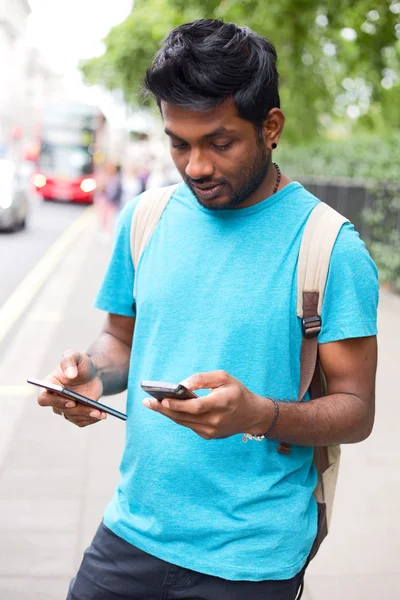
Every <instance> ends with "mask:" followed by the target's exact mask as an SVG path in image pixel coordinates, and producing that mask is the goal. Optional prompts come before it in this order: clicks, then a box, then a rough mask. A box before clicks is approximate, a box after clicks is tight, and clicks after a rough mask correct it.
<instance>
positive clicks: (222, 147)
mask: <svg viewBox="0 0 400 600" xmlns="http://www.w3.org/2000/svg"><path fill="white" fill-rule="evenodd" d="M232 144H233V142H229V143H228V144H225V145H224V146H217V144H213V146H214V148H215V149H216V150H218V151H219V152H225V150H229V148H230V147H231V146H232Z"/></svg>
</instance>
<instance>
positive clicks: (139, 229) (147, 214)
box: [131, 184, 179, 295]
mask: <svg viewBox="0 0 400 600" xmlns="http://www.w3.org/2000/svg"><path fill="white" fill-rule="evenodd" d="M178 185H179V184H175V185H170V186H168V187H164V188H157V189H154V190H147V191H146V192H144V193H143V195H142V197H141V198H140V200H139V202H138V203H137V206H136V208H135V210H134V212H133V216H132V223H131V254H132V263H133V267H134V269H135V271H136V269H137V266H138V264H139V260H140V257H141V255H142V253H143V250H144V249H145V248H146V246H147V243H148V241H149V239H150V236H151V234H152V233H153V231H154V230H155V228H156V227H157V224H158V222H159V220H160V219H161V216H162V214H163V212H164V209H165V207H166V206H167V204H168V202H169V200H170V198H171V196H172V194H173V193H174V191H175V190H176V188H177V187H178ZM135 292H136V278H135V290H134V293H135ZM135 295H136V293H135Z"/></svg>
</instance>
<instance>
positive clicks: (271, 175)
mask: <svg viewBox="0 0 400 600" xmlns="http://www.w3.org/2000/svg"><path fill="white" fill-rule="evenodd" d="M276 60H277V56H276V52H275V48H274V47H273V46H272V44H271V43H270V42H269V41H268V40H265V39H263V38H261V37H260V36H258V35H257V34H255V33H254V32H252V31H251V30H249V29H248V28H246V27H237V26H236V25H234V24H231V23H227V24H224V23H223V22H222V21H220V20H200V21H195V22H193V23H188V24H186V25H182V26H180V27H178V28H176V29H175V30H173V31H172V32H171V33H170V34H169V35H168V37H167V38H166V40H165V41H164V45H163V47H162V48H161V49H160V50H159V52H158V54H157V55H156V57H155V59H154V62H153V64H152V66H151V67H150V69H149V70H148V72H147V76H146V86H147V89H148V90H149V91H150V92H152V93H153V95H154V96H155V98H156V100H157V102H158V105H159V107H160V110H161V113H162V117H163V120H164V126H165V131H166V133H167V135H168V137H169V139H170V147H171V155H172V158H173V160H174V163H175V165H176V167H177V169H178V171H179V173H180V175H181V177H182V178H183V180H184V182H183V183H181V184H180V185H178V186H177V187H176V188H175V189H174V190H170V192H171V193H172V196H171V197H170V198H169V201H168V204H166V207H165V209H164V212H163V214H162V217H161V219H160V220H159V221H158V225H157V227H156V228H155V230H154V231H153V232H152V235H151V237H150V238H149V241H148V242H147V246H146V247H145V249H144V251H143V253H142V254H141V258H140V261H139V262H138V264H137V266H136V267H135V268H134V266H133V260H132V255H131V241H132V240H131V220H132V215H135V214H136V212H135V211H136V208H137V207H138V202H140V200H139V201H138V200H137V199H135V200H134V201H133V202H130V203H129V204H128V206H127V207H126V208H125V210H124V212H123V213H122V215H121V219H120V225H119V229H118V235H117V240H116V244H115V248H114V252H113V255H112V258H111V262H110V265H109V268H108V270H107V273H106V276H105V279H104V282H103V285H102V287H101V289H100V292H99V295H98V297H97V301H96V306H97V307H98V308H100V309H103V310H105V311H106V312H107V319H106V324H105V326H104V329H103V332H102V334H101V335H100V337H99V338H98V340H97V341H95V342H94V343H93V344H92V346H91V347H90V348H89V350H88V352H87V354H82V353H80V352H77V351H67V352H66V353H65V354H64V356H63V358H62V361H61V363H60V365H59V366H58V367H57V368H56V369H55V371H54V372H53V373H52V374H51V376H50V380H51V381H53V382H54V383H57V384H61V385H64V386H66V387H72V388H73V389H75V390H77V391H78V392H80V393H82V394H84V395H88V396H90V397H92V398H95V399H98V398H100V396H101V395H102V394H115V393H119V392H121V391H123V390H124V389H125V388H126V387H127V388H128V404H127V412H128V420H127V435H126V445H125V451H124V456H123V459H122V462H121V479H120V482H119V485H118V487H117V489H116V492H115V496H114V498H113V500H112V501H111V502H110V504H109V505H108V507H107V509H106V512H105V515H104V522H103V523H102V524H101V525H100V527H99V529H98V531H97V533H96V535H95V537H94V540H93V542H92V545H91V546H90V548H89V549H88V550H87V551H86V553H85V555H84V558H83V562H82V565H81V567H80V569H79V572H78V574H77V577H76V578H75V580H74V581H73V582H72V583H71V586H70V592H69V595H68V600H84V599H86V598H91V599H92V600H114V599H115V600H117V599H119V600H122V599H123V598H125V599H126V600H128V598H129V599H130V600H134V599H136V600H139V599H144V598H145V599H146V600H156V599H157V600H158V599H159V598H161V597H162V598H169V599H172V598H174V599H176V600H177V599H178V598H181V599H189V598H192V599H199V598H202V599H204V600H224V599H226V600H233V599H234V598H237V599H239V598H240V599H243V600H244V599H245V600H260V599H261V598H265V600H295V598H299V597H300V596H301V589H302V580H303V577H304V569H305V567H306V564H307V561H308V558H309V556H310V552H311V551H312V548H313V546H314V543H315V540H316V533H317V525H318V517H317V504H316V501H315V498H314V495H313V494H314V490H315V486H316V479H317V474H316V470H315V467H314V466H313V455H314V447H325V446H327V445H332V444H338V443H353V442H358V441H361V440H363V439H365V438H366V437H368V435H369V434H370V432H371V429H372V424H373V419H374V386H375V370H376V337H375V336H376V313H377V290H378V286H377V272H376V269H375V266H374V264H373V262H372V260H371V258H370V256H369V254H368V252H367V251H366V249H365V246H364V244H363V243H362V242H361V240H360V239H359V236H358V234H356V232H355V231H354V228H353V226H352V225H350V224H349V223H345V224H344V225H343V226H342V228H341V230H340V232H339V234H338V237H337V239H336V243H335V246H334V249H333V253H332V257H331V262H330V267H329V275H328V280H327V285H326V289H325V295H324V303H323V314H322V322H321V319H320V317H319V316H318V315H317V314H315V313H314V312H312V318H311V320H310V317H308V316H307V318H304V319H303V320H302V319H300V318H299V317H298V316H297V314H296V305H297V291H298V290H297V279H298V272H297V265H298V258H299V248H300V241H301V239H302V235H303V232H304V228H305V226H306V223H307V221H308V217H309V216H310V214H314V212H313V211H314V209H316V208H318V206H319V205H320V203H319V201H318V199H317V198H315V197H314V196H312V195H311V194H310V193H309V192H307V191H306V190H305V189H304V188H303V187H302V186H301V185H300V184H299V183H296V182H293V181H291V180H290V179H289V178H288V177H287V176H286V175H284V174H283V173H281V171H280V169H279V167H278V165H277V164H276V163H275V162H273V160H272V154H273V150H274V149H275V148H276V147H277V145H278V143H279V141H280V138H281V134H282V131H283V127H284V121H285V117H284V114H283V112H282V111H281V109H280V100H279V93H278V73H277V69H276ZM164 193H165V191H164ZM141 200H146V196H145V197H144V198H143V197H142V199H141ZM146 201H147V202H151V200H150V199H148V196H147V200H146ZM153 201H154V197H153ZM140 206H141V208H142V207H143V206H145V204H144V203H143V202H141V205H140ZM152 206H154V205H152ZM322 208H323V207H322ZM140 214H143V213H140ZM341 222H342V221H341ZM134 231H135V229H133V232H134ZM137 231H138V230H137V229H136V232H137ZM148 232H149V231H148ZM320 233H321V231H320ZM133 241H134V242H135V240H133ZM136 241H137V242H139V241H140V240H138V239H136ZM314 258H315V260H317V259H319V258H320V257H319V256H315V257H314ZM314 300H315V293H314V295H313V301H314ZM314 308H315V307H314ZM315 311H316V308H315ZM310 328H311V330H310ZM303 331H304V335H303V333H302V332H303ZM316 335H318V338H316V337H315V336H316ZM305 339H307V340H313V342H317V339H318V348H317V344H316V343H315V346H312V347H313V348H315V350H317V349H318V354H319V359H320V364H321V366H322V369H323V372H324V374H325V377H326V382H327V395H326V396H322V395H321V396H320V397H317V398H315V399H313V400H310V398H309V396H308V395H306V398H305V401H304V402H297V401H296V399H297V398H298V394H299V387H300V350H301V348H303V340H305ZM307 343H308V342H307ZM307 348H310V346H309V345H307ZM314 359H315V355H314ZM199 371H200V372H199ZM302 373H303V370H302ZM184 377H187V379H185V380H184V381H183V383H184V385H185V386H186V387H187V388H188V389H189V390H191V391H193V390H200V392H199V394H200V396H199V397H198V398H194V399H193V398H192V399H188V400H174V399H171V398H166V399H164V400H162V402H161V401H158V400H156V399H155V398H152V399H151V400H149V399H146V400H145V401H143V404H142V402H141V400H142V394H143V392H142V391H141V380H143V379H146V380H149V379H157V380H161V381H175V382H178V381H181V380H182V379H183V378H184ZM306 387H308V384H307V386H306ZM205 390H211V392H210V393H205ZM302 398H303V396H302V397H301V399H302ZM39 403H40V404H41V405H43V406H52V407H53V408H54V410H55V412H58V413H59V414H60V413H63V414H64V416H65V418H66V419H67V420H69V421H71V422H72V423H75V424H76V425H79V426H81V427H83V426H86V425H89V424H92V423H95V422H96V421H99V420H101V419H102V418H104V417H105V415H102V414H101V413H100V411H93V410H92V409H88V408H87V407H83V406H78V405H75V406H73V404H72V405H70V404H69V403H68V404H67V403H66V401H65V400H63V399H61V398H57V397H56V396H54V395H49V394H48V393H46V392H43V393H41V395H40V397H39ZM243 434H245V435H244V440H245V441H247V440H248V439H249V440H250V441H249V443H247V444H242V443H241V440H242V436H243ZM104 436H105V438H104V440H105V441H104V443H107V442H106V439H107V434H106V432H104ZM288 444H291V448H290V447H288ZM288 448H289V450H290V453H288ZM281 450H282V451H281ZM283 450H285V452H283ZM321 514H322V513H321ZM320 523H323V520H321V519H320Z"/></svg>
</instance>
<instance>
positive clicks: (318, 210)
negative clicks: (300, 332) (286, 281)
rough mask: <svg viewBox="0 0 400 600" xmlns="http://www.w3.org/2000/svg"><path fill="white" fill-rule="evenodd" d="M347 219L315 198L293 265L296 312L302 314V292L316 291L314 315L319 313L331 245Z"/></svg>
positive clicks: (300, 315)
mask: <svg viewBox="0 0 400 600" xmlns="http://www.w3.org/2000/svg"><path fill="white" fill-rule="evenodd" d="M347 221H348V219H346V217H343V216H342V215H341V214H340V213H338V212H336V210H334V209H333V208H331V207H330V206H328V205H327V204H325V203H324V202H319V203H318V204H317V206H316V207H315V208H314V209H313V210H312V212H311V214H310V216H309V218H308V221H307V223H306V226H305V228H304V233H303V238H302V241H301V247H300V253H299V264H298V269H297V277H298V280H297V316H298V317H300V318H301V319H302V318H303V317H304V309H303V293H304V292H318V293H319V296H318V315H321V310H322V303H323V301H324V292H325V284H326V278H327V276H328V269H329V262H330V259H331V254H332V250H333V246H334V244H335V241H336V238H337V236H338V233H339V231H340V229H341V227H342V225H343V223H346V222H347Z"/></svg>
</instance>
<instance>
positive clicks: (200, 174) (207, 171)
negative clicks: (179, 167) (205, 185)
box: [185, 148, 214, 179]
mask: <svg viewBox="0 0 400 600" xmlns="http://www.w3.org/2000/svg"><path fill="white" fill-rule="evenodd" d="M185 173H186V175H187V176H188V177H190V178H191V179H205V178H208V177H211V175H212V174H213V173H214V166H213V164H212V162H211V161H210V160H209V158H208V157H207V154H206V153H204V152H201V150H196V149H193V148H192V150H191V152H190V156H189V162H188V164H187V165H186V169H185Z"/></svg>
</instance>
